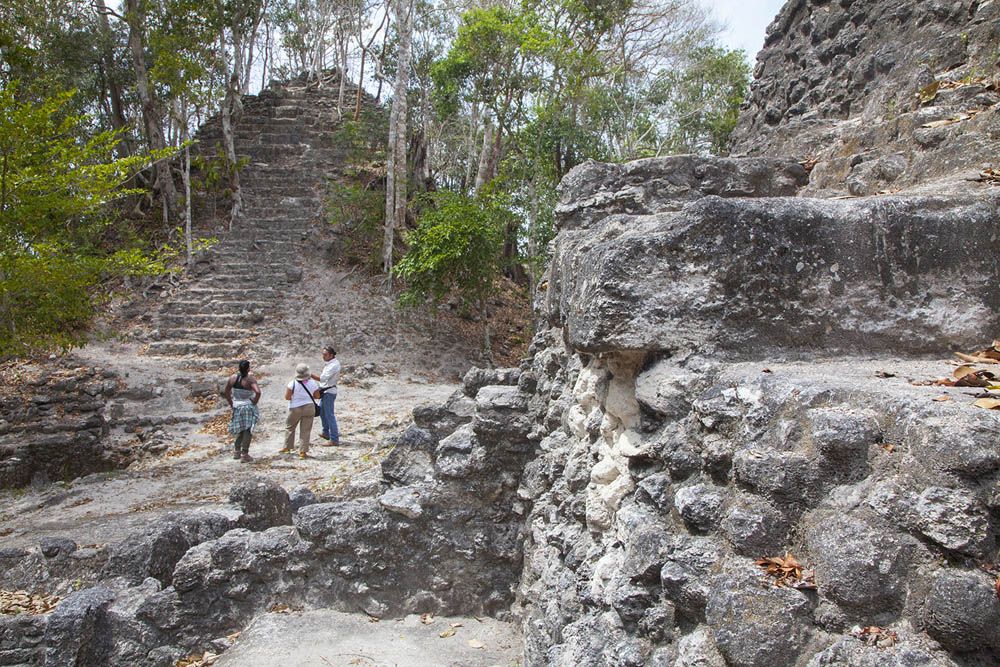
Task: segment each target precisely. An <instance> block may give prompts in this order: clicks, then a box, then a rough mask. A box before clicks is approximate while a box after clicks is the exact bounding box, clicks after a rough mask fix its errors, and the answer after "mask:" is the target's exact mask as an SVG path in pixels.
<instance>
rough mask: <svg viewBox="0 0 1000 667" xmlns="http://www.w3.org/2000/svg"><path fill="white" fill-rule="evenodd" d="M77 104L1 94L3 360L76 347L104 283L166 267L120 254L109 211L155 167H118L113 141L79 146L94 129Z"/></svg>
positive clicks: (106, 135)
mask: <svg viewBox="0 0 1000 667" xmlns="http://www.w3.org/2000/svg"><path fill="white" fill-rule="evenodd" d="M71 99H72V94H71V93H62V94H56V95H53V96H52V97H50V98H49V99H47V100H45V101H43V102H41V103H38V104H32V103H22V102H18V101H17V96H16V85H15V84H11V85H8V86H5V87H3V88H2V89H0V356H6V355H10V354H15V353H24V352H30V351H34V350H39V349H45V348H48V347H52V346H62V347H66V346H68V345H70V344H72V343H75V342H76V341H77V340H78V339H79V335H80V329H81V327H82V326H83V325H84V324H85V323H86V322H87V321H88V320H89V318H90V317H91V316H92V314H93V309H94V306H95V304H96V302H97V300H98V296H97V295H96V292H95V290H94V288H95V287H96V286H97V285H98V284H99V283H100V282H101V281H102V280H104V279H106V278H108V277H110V276H113V275H136V274H141V273H145V272H148V271H153V270H156V269H157V268H159V267H158V264H157V262H156V261H155V260H154V259H153V258H152V257H151V256H150V255H148V254H144V253H141V252H139V251H138V250H137V249H136V248H135V247H132V248H123V247H120V246H117V247H115V246H116V245H117V244H115V243H114V242H113V241H112V239H116V238H118V237H119V236H120V234H119V233H118V232H119V230H118V229H117V228H116V225H115V221H114V220H113V218H112V217H111V216H110V213H109V207H108V204H109V203H110V202H112V201H114V200H115V199H117V198H119V197H122V196H123V195H126V194H129V193H132V192H134V191H132V190H128V189H125V188H124V187H123V184H124V183H125V182H126V181H127V180H128V179H129V178H130V177H131V176H132V175H133V174H134V173H135V172H136V171H137V170H139V169H141V168H142V167H144V166H145V165H146V164H148V162H149V158H148V157H130V158H125V159H120V160H112V159H111V155H112V151H113V148H114V146H115V144H116V143H117V141H118V136H117V135H116V134H115V133H112V132H101V133H97V134H93V135H92V136H90V138H88V139H86V140H80V139H78V138H77V137H79V136H80V135H81V134H84V133H83V132H82V131H81V129H80V126H81V125H85V124H86V123H87V122H88V121H87V119H86V118H83V117H80V116H77V115H74V114H72V113H68V112H67V107H69V105H70V102H71ZM153 158H154V159H165V158H166V155H155V156H153Z"/></svg>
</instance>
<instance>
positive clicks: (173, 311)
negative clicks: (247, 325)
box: [162, 299, 271, 316]
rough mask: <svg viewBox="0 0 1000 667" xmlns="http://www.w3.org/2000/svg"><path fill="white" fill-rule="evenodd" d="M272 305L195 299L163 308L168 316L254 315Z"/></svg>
mask: <svg viewBox="0 0 1000 667" xmlns="http://www.w3.org/2000/svg"><path fill="white" fill-rule="evenodd" d="M269 305H271V304H267V303H263V302H261V301H218V300H215V301H199V300H195V299H186V300H177V301H171V302H169V303H167V304H165V305H164V306H163V311H162V312H163V313H164V314H167V315H192V316H195V315H209V314H213V313H214V314H218V315H239V314H241V313H244V312H246V313H247V314H249V313H252V312H253V311H254V310H260V309H262V308H265V307H267V306H269Z"/></svg>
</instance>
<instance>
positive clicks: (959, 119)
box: [920, 113, 972, 130]
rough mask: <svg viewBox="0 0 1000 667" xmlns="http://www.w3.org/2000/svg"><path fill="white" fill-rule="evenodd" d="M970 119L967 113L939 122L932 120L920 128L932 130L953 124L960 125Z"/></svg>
mask: <svg viewBox="0 0 1000 667" xmlns="http://www.w3.org/2000/svg"><path fill="white" fill-rule="evenodd" d="M970 118H972V116H970V115H969V114H967V113H960V114H958V115H957V116H952V117H951V118H942V119H941V120H932V121H931V122H929V123H924V124H923V125H921V126H920V127H922V128H925V129H928V130H932V129H935V128H938V127H947V126H948V125H954V124H955V123H961V122H962V121H963V120H969V119H970Z"/></svg>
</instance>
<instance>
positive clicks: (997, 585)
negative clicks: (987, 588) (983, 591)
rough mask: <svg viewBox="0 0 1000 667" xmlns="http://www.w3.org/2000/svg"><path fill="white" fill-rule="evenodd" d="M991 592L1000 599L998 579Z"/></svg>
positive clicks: (999, 579) (999, 582) (999, 581)
mask: <svg viewBox="0 0 1000 667" xmlns="http://www.w3.org/2000/svg"><path fill="white" fill-rule="evenodd" d="M993 591H994V592H995V593H996V594H997V597H998V598H1000V577H997V580H996V582H994V584H993Z"/></svg>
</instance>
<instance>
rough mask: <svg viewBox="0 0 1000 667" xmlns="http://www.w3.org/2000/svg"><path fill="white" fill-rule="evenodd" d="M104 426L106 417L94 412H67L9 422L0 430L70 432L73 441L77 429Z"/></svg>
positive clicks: (11, 432)
mask: <svg viewBox="0 0 1000 667" xmlns="http://www.w3.org/2000/svg"><path fill="white" fill-rule="evenodd" d="M103 426H104V418H103V417H102V416H101V415H99V414H95V413H93V412H91V413H89V414H88V413H74V412H67V413H66V414H62V415H60V416H59V417H58V418H54V417H53V418H46V419H42V420H31V421H23V422H16V423H12V424H9V425H7V426H5V427H4V430H3V431H2V432H0V434H2V435H7V434H15V433H23V432H28V433H45V434H46V435H49V434H69V440H68V441H67V442H72V438H73V435H74V434H75V433H76V432H77V431H84V430H87V429H97V430H100V429H101V428H102V427H103Z"/></svg>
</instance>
